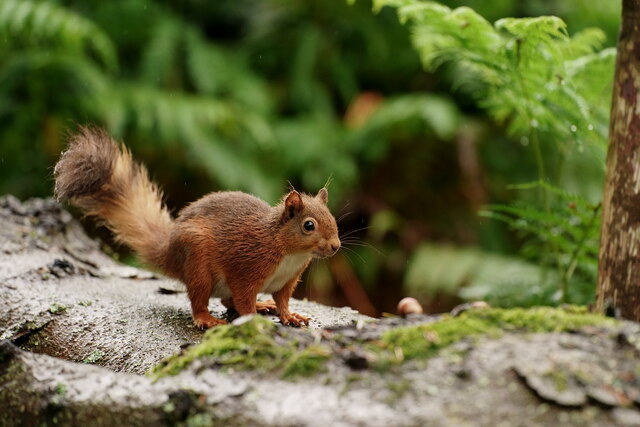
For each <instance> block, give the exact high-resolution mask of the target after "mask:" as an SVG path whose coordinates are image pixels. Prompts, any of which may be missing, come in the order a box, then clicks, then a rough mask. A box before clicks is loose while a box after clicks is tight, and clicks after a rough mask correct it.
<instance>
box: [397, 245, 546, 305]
mask: <svg viewBox="0 0 640 427" xmlns="http://www.w3.org/2000/svg"><path fill="white" fill-rule="evenodd" d="M542 279H543V277H542V269H541V268H540V266H539V265H538V264H536V263H532V262H527V261H524V260H522V259H519V258H517V257H513V256H504V255H497V254H490V253H487V252H485V251H482V250H480V249H477V248H457V247H454V246H451V245H435V244H422V245H421V246H420V247H419V248H418V249H417V250H416V251H415V252H414V253H413V254H412V257H411V259H410V260H409V268H408V270H407V275H406V276H405V287H406V289H407V291H408V293H409V294H411V295H413V296H415V297H417V298H419V299H420V300H423V301H430V300H433V299H434V298H435V297H437V296H438V295H456V294H458V295H460V296H461V297H462V298H464V299H468V300H484V301H487V302H488V303H489V304H491V305H492V306H498V307H500V306H507V307H509V306H513V305H517V306H526V307H531V306H534V305H545V304H554V303H557V301H555V300H554V294H556V291H557V283H558V275H557V274H556V273H555V272H548V273H547V275H546V277H544V279H545V280H544V281H542Z"/></svg>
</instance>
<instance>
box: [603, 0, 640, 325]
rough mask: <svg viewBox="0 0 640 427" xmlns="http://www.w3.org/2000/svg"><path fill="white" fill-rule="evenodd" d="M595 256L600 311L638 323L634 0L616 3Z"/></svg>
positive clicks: (639, 41)
mask: <svg viewBox="0 0 640 427" xmlns="http://www.w3.org/2000/svg"><path fill="white" fill-rule="evenodd" d="M622 4H623V6H622V9H623V10H622V28H621V31H620V38H619V40H618V56H617V60H616V72H615V78H614V79H615V80H614V87H613V101H612V106H611V123H610V126H609V150H608V154H607V173H606V182H605V188H604V198H603V211H602V233H601V242H602V244H601V247H600V256H599V264H600V265H599V275H598V276H599V277H598V298H597V305H598V308H599V309H600V310H606V309H613V310H615V311H618V312H620V314H621V315H622V316H623V317H625V318H627V319H632V320H636V321H640V252H639V246H640V104H639V103H638V101H639V99H638V98H639V97H640V0H624V1H623V2H622Z"/></svg>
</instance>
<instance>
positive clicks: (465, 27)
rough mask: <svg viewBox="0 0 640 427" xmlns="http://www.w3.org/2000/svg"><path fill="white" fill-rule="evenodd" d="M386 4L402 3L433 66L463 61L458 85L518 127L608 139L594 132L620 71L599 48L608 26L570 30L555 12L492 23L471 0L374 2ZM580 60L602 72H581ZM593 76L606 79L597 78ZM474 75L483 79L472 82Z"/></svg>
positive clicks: (560, 137) (546, 134) (543, 135)
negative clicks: (462, 0)
mask: <svg viewBox="0 0 640 427" xmlns="http://www.w3.org/2000/svg"><path fill="white" fill-rule="evenodd" d="M384 6H391V7H395V8H397V9H398V16H399V19H400V21H401V22H404V23H406V24H407V25H408V26H409V27H410V28H411V32H412V41H413V44H414V47H415V48H416V50H417V51H418V53H419V54H420V57H421V59H422V62H423V65H424V66H425V68H426V69H428V70H434V69H436V68H438V67H439V66H441V65H442V64H443V63H448V64H450V65H451V66H453V67H455V68H457V69H458V71H455V72H454V73H453V75H455V76H458V80H459V81H458V82H454V84H457V87H458V88H462V89H465V88H471V90H472V93H471V94H472V95H473V96H475V97H476V99H478V101H479V103H480V105H481V106H482V107H483V108H486V109H487V111H488V112H489V114H491V115H492V116H493V117H494V118H495V119H496V120H497V121H500V122H506V123H507V124H508V131H509V132H510V133H511V134H514V135H519V136H526V137H529V136H530V135H531V134H532V133H537V134H539V135H540V136H539V138H540V139H551V140H552V141H553V142H554V143H555V144H557V145H564V144H566V142H567V141H578V143H580V144H581V143H583V141H592V142H594V143H596V144H600V145H602V144H603V143H604V142H605V139H606V138H605V134H603V133H602V132H593V130H594V129H598V130H602V129H604V128H606V122H607V120H608V114H609V113H608V104H607V103H603V102H601V100H602V99H607V97H608V96H609V91H610V88H611V81H612V78H613V63H612V61H609V60H610V59H611V56H612V52H610V51H600V52H598V49H600V48H601V47H602V43H603V42H604V34H603V33H602V31H600V30H597V29H587V30H584V31H582V32H580V33H577V34H575V35H574V36H573V37H570V36H569V34H568V32H567V28H566V24H565V23H564V22H563V21H562V20H561V19H560V18H557V17H554V16H541V17H535V18H504V19H501V20H498V21H496V22H495V23H494V24H493V25H491V24H489V23H488V22H487V21H486V20H484V18H482V17H481V16H480V15H478V14H477V13H475V12H474V11H473V10H471V9H469V8H466V7H461V8H457V9H450V8H448V7H446V6H444V5H441V4H439V3H437V2H433V1H418V0H377V1H375V2H374V9H376V10H379V9H380V8H382V7H384ZM594 56H595V57H599V58H600V60H596V59H595V58H594ZM580 67H585V68H590V69H591V70H593V71H596V70H597V74H596V73H593V74H590V73H586V74H584V73H579V72H578V70H579V68H580ZM589 75H591V76H594V75H597V76H598V77H597V78H598V79H599V80H600V81H601V82H604V84H602V85H590V83H593V82H590V81H588V76H589ZM460 76H462V78H460ZM472 79H474V80H475V81H476V82H477V83H476V84H473V85H470V84H468V83H469V81H471V80H472ZM460 80H461V81H460ZM478 83H479V84H478ZM606 87H608V88H609V89H608V90H607V89H606ZM596 98H597V100H596ZM541 178H542V177H541Z"/></svg>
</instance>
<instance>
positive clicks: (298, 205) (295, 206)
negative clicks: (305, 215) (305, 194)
mask: <svg viewBox="0 0 640 427" xmlns="http://www.w3.org/2000/svg"><path fill="white" fill-rule="evenodd" d="M303 207H304V205H303V204H302V197H300V193H298V192H297V191H296V190H293V191H291V192H290V193H289V194H287V198H286V199H284V212H283V213H282V220H283V221H287V220H290V219H291V218H293V217H294V216H295V215H296V214H297V213H298V212H300V211H302V208H303Z"/></svg>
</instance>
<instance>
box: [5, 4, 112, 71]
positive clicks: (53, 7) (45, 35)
mask: <svg viewBox="0 0 640 427" xmlns="http://www.w3.org/2000/svg"><path fill="white" fill-rule="evenodd" d="M0 37H1V38H3V39H4V40H5V43H6V44H8V45H9V46H10V47H14V48H21V47H27V48H30V47H32V46H40V47H47V46H52V47H55V48H58V49H60V50H62V51H72V52H75V53H93V54H95V55H97V56H98V57H99V58H100V60H101V61H102V62H103V64H104V65H105V66H106V67H107V68H109V69H112V70H115V69H117V64H118V62H117V58H116V51H115V47H114V45H113V43H112V42H111V40H110V39H109V37H108V36H107V35H106V34H105V33H104V32H103V31H102V30H101V29H100V28H98V27H97V26H96V25H95V24H94V23H93V22H92V21H91V20H89V19H86V18H85V17H83V16H81V15H78V14H76V13H74V12H72V11H70V10H68V9H66V8H64V7H62V6H60V5H57V4H55V3H52V2H46V1H30V0H3V1H2V3H0Z"/></svg>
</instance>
